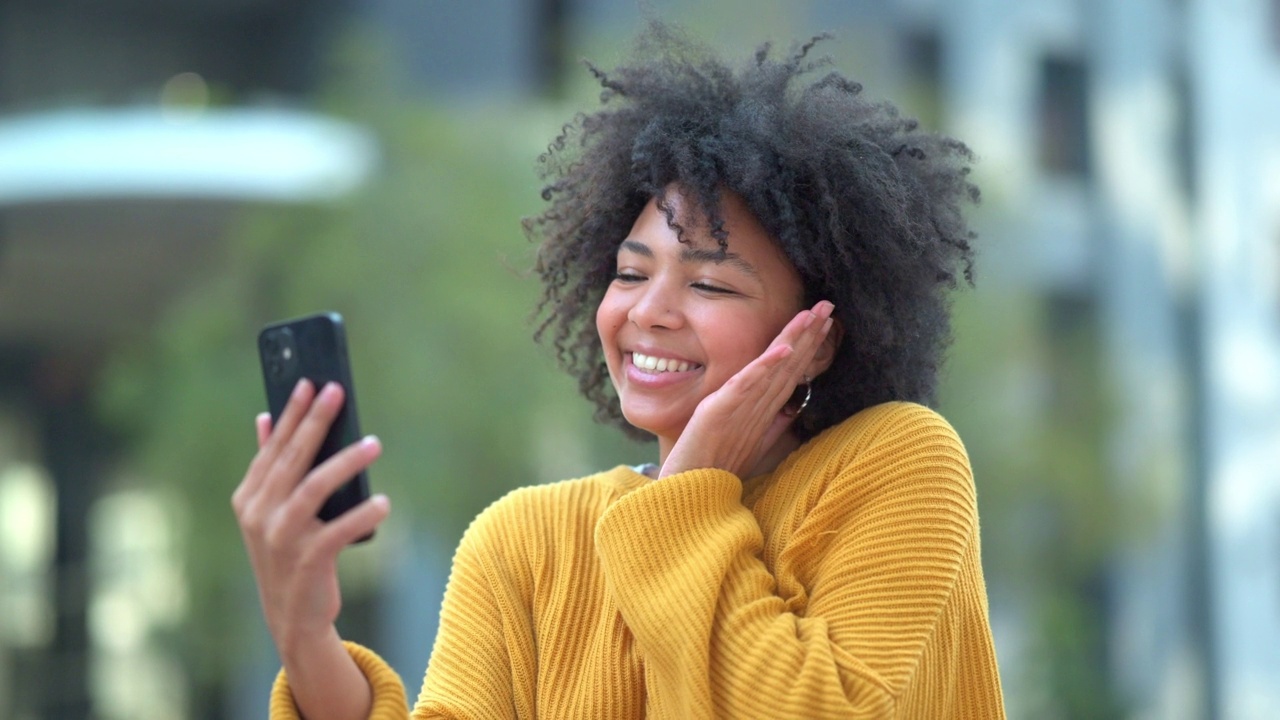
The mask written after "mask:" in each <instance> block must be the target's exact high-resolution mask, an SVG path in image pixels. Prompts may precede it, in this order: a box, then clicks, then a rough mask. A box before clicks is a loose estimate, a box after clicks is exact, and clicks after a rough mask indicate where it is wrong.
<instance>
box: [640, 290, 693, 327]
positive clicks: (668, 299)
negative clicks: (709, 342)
mask: <svg viewBox="0 0 1280 720" xmlns="http://www.w3.org/2000/svg"><path fill="white" fill-rule="evenodd" d="M627 319H628V320H630V321H631V322H633V323H635V324H636V325H638V326H639V327H642V328H666V329H668V330H672V329H675V328H678V327H680V326H681V325H683V324H684V319H683V314H682V313H681V312H680V309H679V308H678V307H677V303H675V302H674V301H673V299H672V296H671V293H670V292H669V290H668V289H666V288H664V287H663V286H662V284H661V283H660V282H651V283H650V285H649V287H647V288H645V290H644V292H642V293H640V295H639V297H637V298H636V302H635V304H633V305H632V306H631V309H630V310H629V311H628V312H627Z"/></svg>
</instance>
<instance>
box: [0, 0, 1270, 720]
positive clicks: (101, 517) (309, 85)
mask: <svg viewBox="0 0 1280 720" xmlns="http://www.w3.org/2000/svg"><path fill="white" fill-rule="evenodd" d="M651 10H652V11H654V12H656V13H657V14H659V15H661V16H663V17H665V18H667V19H669V20H673V21H676V22H679V23H682V24H683V25H685V26H686V27H687V28H688V29H690V30H691V31H693V32H694V33H695V34H696V35H699V36H701V37H703V38H704V39H705V40H707V41H708V42H709V43H711V44H712V45H714V46H716V47H718V48H721V49H723V50H725V51H726V52H727V53H730V54H732V55H735V56H738V57H744V56H746V55H748V54H749V53H750V52H751V51H752V50H754V48H755V47H756V45H757V44H758V43H759V42H761V41H763V40H765V39H773V40H775V41H777V42H778V44H779V45H780V46H781V47H783V48H785V47H787V44H788V43H789V42H790V41H792V40H794V39H805V38H808V37H809V36H810V35H812V34H815V33H817V32H821V31H825V30H830V31H832V32H834V33H835V35H836V39H835V40H833V41H831V42H828V43H826V44H825V45H824V46H823V48H824V50H825V51H826V53H827V54H829V55H830V56H831V57H832V58H833V59H834V60H835V61H836V64H837V66H838V67H840V68H841V69H842V70H844V71H845V72H846V73H847V74H848V75H850V76H851V77H853V78H855V79H857V80H860V81H862V82H863V84H864V85H865V86H866V93H867V94H868V95H870V96H872V97H877V98H888V99H891V100H893V101H895V102H896V103H898V104H899V105H900V106H901V107H903V108H904V110H905V111H906V112H907V113H909V114H912V115H914V116H917V117H919V118H920V119H921V121H922V122H923V124H924V125H925V126H926V127H929V128H932V129H936V130H940V131H943V132H946V133H949V134H953V135H956V136H958V137H960V138H962V139H964V140H965V141H966V142H968V143H969V144H970V145H971V146H972V147H973V148H974V149H975V150H976V152H977V154H978V155H979V156H980V162H979V164H978V166H977V168H976V175H977V177H978V182H979V184H980V185H981V186H982V189H983V193H984V201H983V204H982V205H981V206H980V207H979V208H978V209H977V210H976V212H975V213H974V222H975V225H976V227H977V229H978V231H979V232H980V235H981V241H980V248H981V264H980V266H979V277H978V286H977V289H976V290H974V291H969V292H965V293H962V294H961V295H960V296H959V297H958V298H957V303H956V314H957V323H956V328H957V339H956V342H955V345H954V347H953V349H952V360H951V364H950V366H949V367H948V370H947V375H946V380H945V393H944V394H945V398H944V402H943V405H942V408H941V409H942V411H943V413H944V414H945V415H946V416H947V417H948V418H950V419H951V420H952V422H953V423H954V424H955V425H956V427H957V429H958V430H959V432H960V434H961V436H962V437H963V438H964V439H965V441H966V443H967V445H968V448H969V451H970V453H971V456H972V459H973V464H974V468H975V471H976V477H977V483H978V488H979V502H980V510H981V517H982V523H983V526H982V533H983V537H982V539H983V552H984V561H985V563H986V573H987V581H988V584H989V591H990V598H991V612H992V620H993V625H994V632H995V637H996V644H997V650H998V653H999V659H1000V664H1001V669H1002V676H1003V681H1004V687H1005V692H1006V695H1007V703H1008V708H1009V713H1010V717H1012V718H1029V717H1034V718H1050V719H1053V718H1175V719H1176V718H1188V719H1191V718H1196V719H1198V718H1209V719H1216V718H1223V719H1228V718H1229V719H1233V720H1234V719H1244V718H1250V719H1252V718H1259V719H1262V718H1269V719H1270V718H1277V717H1280V280H1278V278H1280V2H1278V1H1277V0H1125V1H1124V2H1107V1H1106V0H1022V1H1021V2H1016V1H1015V0H949V1H947V2H943V1H942V0H897V1H896V2H888V1H876V0H842V1H836V0H827V1H818V0H796V1H794V2H788V3H785V4H783V3H776V2H764V1H762V0H718V1H712V0H707V1H703V2H693V1H692V0H686V1H683V2H679V1H676V0H667V1H662V2H659V1H656V0H655V1H654V2H652V3H651ZM642 17H643V12H642V11H641V9H640V6H639V4H638V3H637V2H635V0H467V1H465V2H464V1H463V0H307V1H305V2H304V1H303V0H186V1H185V2H175V1H166V0H94V1H92V2H90V1H88V0H0V718H10V719H12V720H53V719H55V718H57V719H61V718H76V719H77V720H79V719H83V718H94V719H98V720H124V719H126V718H127V719H129V720H149V719H152V718H155V719H161V718H163V719H165V720H214V719H223V718H248V717H262V716H264V715H265V707H266V694H267V689H268V686H269V683H270V681H271V679H272V676H273V675H274V673H275V671H276V668H277V662H276V659H275V657H274V655H273V650H272V647H271V644H270V641H269V638H268V636H267V634H266V631H265V628H264V626H263V624H262V621H261V619H260V613H259V610H258V607H257V598H256V594H255V590H254V586H253V582H252V577H251V575H250V572H249V567H248V563H247V561H246V558H245V555H244V551H243V549H242V547H241V544H240V540H239V535H238V531H237V529H236V526H235V523H234V520H233V517H232V514H231V511H230V506H229V497H230V494H231V491H232V489H233V488H234V487H235V485H236V484H237V483H238V481H239V479H240V476H241V474H242V473H243V470H244V467H245V465H246V464H247V462H248V460H249V458H250V456H251V455H252V453H253V451H254V440H253V427H252V418H253V415H254V414H255V413H256V412H258V411H259V410H260V409H261V408H262V407H263V405H264V398H263V396H262V390H261V380H260V375H259V373H258V370H257V358H256V351H255V337H256V333H257V330H258V328H259V327H260V326H261V325H263V324H264V323H266V322H267V321H270V320H275V319H279V318H283V317H288V316H295V315H300V314H305V313H309V312H312V311H316V310H321V309H329V310H337V311H339V312H341V313H343V314H344V315H345V316H346V318H347V321H348V334H349V339H350V342H351V345H352V348H351V354H352V358H353V363H354V365H355V377H356V380H355V383H356V386H357V387H358V389H359V392H360V404H361V407H360V411H361V415H362V421H363V425H364V429H365V430H366V431H367V432H375V433H377V434H379V435H380V436H381V437H382V439H383V441H384V443H385V447H386V453H385V455H384V457H383V459H382V460H381V461H380V462H379V463H378V465H376V466H375V468H374V470H373V472H372V473H371V479H372V482H373V484H374V485H375V487H376V488H377V489H378V490H380V491H385V492H388V493H389V494H391V496H392V498H393V501H394V504H395V511H394V513H393V516H392V517H391V519H390V520H389V521H388V523H387V524H386V526H385V527H384V529H383V530H382V531H380V533H379V536H378V538H377V539H376V540H375V541H374V542H373V543H370V544H367V545H365V546H361V547H358V548H355V549H352V550H350V551H348V552H347V553H346V554H345V556H344V560H343V582H344V587H345V601H346V602H345V606H344V613H343V618H342V623H343V630H344V633H345V634H346V635H347V636H348V637H351V638H353V639H356V640H360V641H362V642H365V643H367V644H370V645H372V646H374V647H375V648H377V649H378V650H379V651H381V652H382V653H383V654H384V655H385V656H386V657H388V658H389V659H390V660H391V661H392V662H393V663H394V664H395V665H396V667H397V668H398V669H399V670H400V672H401V673H402V675H403V676H404V677H405V679H406V682H407V684H408V686H409V690H410V693H411V694H413V693H414V692H416V689H417V686H418V683H419V682H420V679H421V676H422V671H423V669H424V667H425V665H426V662H427V657H428V654H429V652H430V647H431V642H432V639H433V637H434V633H435V616H436V613H437V609H438V606H439V602H440V595H441V593H442V591H443V586H444V581H445V578H446V575H447V572H448V567H449V560H450V557H451V555H452V552H453V548H454V545H455V543H456V542H457V539H458V537H459V536H460V534H461V532H462V530H463V529H464V528H465V526H466V524H467V522H468V521H469V520H470V518H471V517H472V516H474V514H475V513H476V512H478V511H479V510H480V509H481V508H483V507H484V506H485V505H487V504H488V503H489V502H491V501H493V500H494V499H496V498H497V497H499V496H500V495H501V494H502V493H504V492H505V491H506V490H507V489H508V488H511V487H514V486H517V485H524V484H529V483H535V482H546V481H551V480H556V479H561V478H566V477H572V476H576V475H581V474H585V473H587V472H590V471H592V470H594V469H599V468H603V467H608V466H612V465H614V464H616V463H619V462H640V461H644V460H647V459H649V458H650V457H651V456H652V452H653V451H652V449H651V448H649V447H645V446H638V445H632V444H629V443H627V442H625V441H624V440H623V439H621V437H619V436H617V435H616V434H615V433H612V432H610V431H606V430H603V429H601V428H597V427H595V426H594V425H592V423H591V421H590V411H589V408H588V407H587V404H586V403H585V402H583V401H581V400H580V399H578V398H577V397H576V394H575V391H574V388H573V386H572V383H571V382H570V381H569V380H568V379H567V378H563V377H561V376H560V375H559V374H558V373H557V371H556V370H555V369H554V367H553V363H552V361H551V360H550V358H549V357H548V354H547V353H546V352H544V351H542V350H540V349H538V348H536V347H535V346H534V345H533V344H532V342H531V341H530V334H531V331H532V326H531V325H530V323H529V320H528V314H529V311H530V310H531V309H532V304H533V302H534V299H535V297H536V292H537V288H536V287H535V282H534V281H533V280H532V278H530V277H529V276H528V273H527V270H528V268H529V266H530V262H531V258H532V253H531V248H530V247H529V244H528V242H527V241H526V240H525V239H524V238H523V235H522V233H521V230H520V226H519V219H520V218H521V217H522V216H525V215H529V214H532V213H535V212H537V211H538V210H539V206H540V201H539V199H538V189H539V185H538V183H537V181H536V178H535V176H534V159H535V158H536V156H537V155H538V153H540V152H541V151H542V150H544V149H545V147H546V145H547V143H548V142H549V140H550V139H551V138H552V137H553V136H554V134H555V133H556V131H557V130H558V128H559V127H560V125H561V123H563V122H564V121H566V120H567V119H569V118H570V117H571V116H572V114H573V113H574V112H576V111H578V110H581V109H585V108H589V107H592V106H594V103H595V101H596V98H597V95H598V91H599V89H598V87H596V86H594V85H593V84H592V83H591V82H590V79H589V77H588V75H587V73H586V72H585V71H584V70H583V67H582V65H581V63H580V62H579V60H580V58H582V57H589V58H591V59H593V60H595V61H596V62H598V63H599V64H601V65H603V66H605V67H609V66H612V65H613V64H615V63H616V62H618V61H619V60H621V59H622V58H623V57H624V56H625V51H626V50H627V48H628V46H629V42H630V39H631V38H632V37H633V36H634V34H635V32H636V31H637V29H638V28H639V27H640V25H641V23H642Z"/></svg>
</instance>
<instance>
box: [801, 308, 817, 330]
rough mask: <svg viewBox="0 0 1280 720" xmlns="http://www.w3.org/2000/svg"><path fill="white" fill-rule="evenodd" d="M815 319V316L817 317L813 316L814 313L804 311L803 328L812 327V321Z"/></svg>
mask: <svg viewBox="0 0 1280 720" xmlns="http://www.w3.org/2000/svg"><path fill="white" fill-rule="evenodd" d="M817 319H818V316H817V315H815V314H814V312H813V311H812V310H806V311H805V314H804V326H805V327H806V328H808V327H812V326H813V321H814V320H817Z"/></svg>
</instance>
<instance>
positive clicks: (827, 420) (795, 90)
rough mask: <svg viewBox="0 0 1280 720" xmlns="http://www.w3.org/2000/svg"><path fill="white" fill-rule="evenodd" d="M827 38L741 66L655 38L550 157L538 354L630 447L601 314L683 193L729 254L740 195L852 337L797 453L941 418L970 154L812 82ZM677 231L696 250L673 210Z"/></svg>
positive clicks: (838, 83)
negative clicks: (889, 409) (892, 405)
mask: <svg viewBox="0 0 1280 720" xmlns="http://www.w3.org/2000/svg"><path fill="white" fill-rule="evenodd" d="M825 38H826V36H819V37H816V38H813V39H812V40H810V41H808V42H806V43H804V44H801V45H798V46H795V47H793V49H792V51H791V52H790V53H789V54H788V55H787V56H786V57H784V58H781V59H775V58H774V57H773V56H772V53H771V47H770V45H769V44H765V45H763V46H762V47H760V49H759V50H758V51H757V52H756V53H755V56H754V57H753V58H751V59H750V60H749V61H748V62H746V63H744V64H743V65H742V67H740V68H738V69H734V68H731V67H730V66H728V65H726V64H724V63H723V62H722V61H720V60H719V59H717V58H716V57H714V55H713V54H712V53H711V52H709V51H708V50H706V49H705V48H704V47H702V46H700V45H698V44H696V43H694V42H693V41H690V40H689V39H687V38H686V37H684V36H683V35H682V34H681V33H680V32H679V31H677V30H676V29H674V28H672V27H670V26H668V25H665V24H662V23H659V22H653V23H650V25H649V27H648V28H647V30H646V31H645V32H644V33H643V34H642V35H641V37H640V39H639V41H638V43H637V46H636V50H637V53H636V58H637V60H635V61H634V62H633V63H632V64H628V65H625V66H623V67H619V68H617V69H616V70H614V71H612V72H609V73H606V72H604V71H602V70H601V69H599V68H598V67H596V66H594V65H592V64H590V63H588V64H587V67H588V69H589V70H590V72H591V73H592V74H593V75H594V76H595V78H596V79H597V80H598V81H599V83H600V84H601V86H603V88H604V90H603V92H602V93H601V106H602V107H601V109H600V110H598V111H597V112H594V113H590V114H585V113H580V114H578V115H577V116H576V117H575V118H574V120H573V121H572V122H571V123H569V124H567V125H565V127H564V128H563V129H562V131H561V133H560V134H559V136H558V137H556V139H555V140H554V141H553V142H552V144H551V145H550V147H549V148H548V150H547V152H545V153H544V154H543V155H542V156H541V157H540V158H539V171H540V177H541V178H542V180H543V181H544V183H545V185H544V187H543V189H542V198H543V199H544V200H546V201H548V202H549V206H548V207H547V208H546V209H545V210H544V211H543V212H542V213H541V214H540V215H537V216H534V217H530V218H526V219H525V221H524V228H525V231H526V233H527V235H528V236H529V238H530V239H531V240H533V241H534V242H538V243H540V245H539V248H538V254H537V260H536V264H535V270H536V272H537V273H538V275H539V277H540V279H541V280H542V283H543V293H542V298H541V300H540V302H539V303H538V306H537V311H536V314H537V316H538V317H541V318H542V321H541V323H540V324H539V325H538V327H537V330H536V332H535V334H534V338H535V340H537V341H539V342H545V341H547V340H548V338H549V339H550V341H551V343H552V344H553V346H554V348H555V354H556V358H557V360H558V362H559V363H560V365H561V366H562V367H563V368H564V369H565V370H567V371H568V372H569V373H570V374H572V375H573V376H574V377H575V378H577V381H578V387H579V389H580V390H581V392H582V394H583V395H584V396H586V397H587V398H588V399H589V400H591V401H592V402H593V403H595V405H596V419H597V420H599V421H602V422H609V423H613V424H616V425H618V426H620V427H621V428H623V429H624V430H625V431H627V433H628V434H629V435H631V436H632V437H636V438H647V437H651V436H650V435H649V434H648V433H645V432H643V431H641V430H639V429H637V428H635V427H633V426H631V425H630V424H629V423H627V422H626V420H625V419H624V418H623V417H622V412H621V408H620V405H619V402H618V398H617V396H616V394H615V392H614V389H613V386H612V384H611V383H610V381H609V373H608V369H607V368H606V366H605V361H604V354H603V350H602V348H601V346H600V341H599V338H598V336H597V334H596V329H595V322H594V318H595V310H596V307H597V305H599V303H600V300H601V298H602V297H603V296H604V293H605V290H606V289H607V288H608V287H609V284H610V283H611V282H612V280H613V277H614V273H615V267H616V254H617V250H618V246H619V244H620V242H621V241H622V240H623V239H624V238H625V237H626V236H627V235H628V233H629V232H630V229H631V227H632V224H633V223H634V222H635V220H636V217H637V216H638V215H639V214H640V212H641V210H642V209H643V208H644V206H645V205H646V204H647V203H648V201H649V200H650V199H652V198H658V200H659V205H660V207H664V208H665V207H667V206H666V205H665V204H663V202H662V200H663V198H664V192H665V190H666V188H668V187H669V186H671V185H672V184H673V183H674V184H675V185H676V187H678V188H679V189H680V192H681V194H682V195H684V196H685V197H687V198H690V199H691V201H692V202H694V203H696V207H697V208H698V209H699V210H700V211H701V213H702V214H703V215H704V219H705V222H706V227H707V228H708V229H709V231H710V235H711V237H713V238H715V239H716V240H717V241H718V242H719V243H720V245H721V247H722V248H723V247H727V244H728V243H730V242H732V238H730V237H729V235H728V233H727V231H726V230H725V229H724V221H723V217H722V215H721V210H720V204H719V198H720V195H721V193H722V192H723V191H726V190H727V191H731V192H733V193H736V194H737V195H739V196H741V198H742V199H743V200H744V201H745V202H746V204H747V207H748V208H750V210H751V212H752V213H753V214H754V215H755V216H756V218H757V219H758V220H759V221H760V223H761V225H762V226H763V227H764V228H765V230H767V231H768V233H769V235H770V236H771V237H772V238H773V240H774V241H775V242H776V243H777V244H778V247H779V248H781V250H782V252H783V253H784V254H785V255H786V257H787V258H788V259H789V260H790V261H791V263H792V264H793V265H794V266H795V268H796V269H797V271H798V272H799V275H800V277H801V280H802V281H803V283H804V287H805V294H806V298H805V302H806V304H807V305H809V306H811V305H813V304H814V303H816V302H817V301H818V300H821V299H827V300H830V301H831V302H833V303H834V304H835V317H836V319H837V320H838V321H839V323H840V324H841V325H842V326H843V329H844V336H843V340H842V342H841V343H840V347H839V348H838V350H837V353H836V356H835V359H834V361H833V363H832V365H831V367H830V368H829V369H828V370H827V372H825V373H823V374H822V375H821V376H820V377H818V378H817V379H815V380H814V381H813V399H812V402H810V404H809V406H808V407H807V408H806V410H805V412H804V413H803V414H801V415H800V417H799V418H797V420H796V423H795V424H794V425H793V426H792V429H793V431H794V432H795V433H796V434H797V435H798V436H799V437H800V439H801V440H806V439H809V438H810V437H812V436H814V435H816V434H817V433H819V432H821V431H822V430H824V429H825V428H827V427H830V426H831V425H834V424H836V423H838V422H840V421H842V420H844V419H845V418H847V417H849V416H851V415H853V414H854V413H856V412H858V411H859V410H862V409H864V408H867V407H870V406H872V405H875V404H878V403H882V402H887V401H891V400H907V401H913V402H918V403H922V404H932V403H933V402H934V399H935V393H936V388H937V379H938V370H939V367H940V365H941V363H942V360H943V355H944V351H945V350H946V346H947V345H948V343H949V340H950V336H951V328H950V301H949V291H950V290H951V289H953V288H955V287H956V285H957V280H958V276H963V277H964V279H965V281H966V282H968V283H969V284H972V282H973V251H972V249H971V247H970V240H971V239H972V238H973V237H974V236H973V233H972V232H970V230H969V228H968V225H967V224H966V221H965V218H964V216H963V213H962V206H963V205H964V204H965V203H966V202H974V203H976V202H977V201H978V197H979V193H978V189H977V187H975V186H974V185H973V184H972V183H971V182H970V181H969V177H968V176H969V164H970V163H971V162H972V161H973V153H972V152H971V151H970V150H969V148H967V147H966V146H965V145H964V144H963V143H961V142H959V141H957V140H954V139H951V138H947V137H942V136H939V135H936V134H932V133H928V132H923V131H921V130H920V129H919V127H918V124H917V123H916V121H915V120H912V119H909V118H904V117H902V116H901V115H900V114H899V112H898V111H897V109H896V108H894V107H893V106H892V105H889V104H887V103H882V102H872V101H869V100H867V99H865V98H863V96H862V92H861V91H862V88H861V86H860V85H859V84H857V83H855V82H852V81H850V80H848V79H846V78H845V77H844V76H842V75H841V74H840V73H838V72H829V73H827V74H825V75H823V76H821V77H819V78H817V79H816V80H808V79H807V78H808V77H809V76H811V74H813V73H814V71H815V70H818V69H820V68H822V67H824V66H828V65H830V62H829V61H828V60H827V59H825V58H824V59H818V60H813V59H810V58H809V53H810V50H811V49H812V48H813V47H814V45H815V44H817V43H818V42H820V41H821V40H823V39H825ZM664 211H665V212H666V213H667V217H668V222H669V223H670V224H671V227H672V228H673V230H675V231H676V232H677V235H678V237H680V238H681V240H682V241H684V238H683V234H682V233H683V228H682V227H680V226H679V225H678V224H677V223H676V220H675V218H674V217H672V213H671V211H670V210H664Z"/></svg>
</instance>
